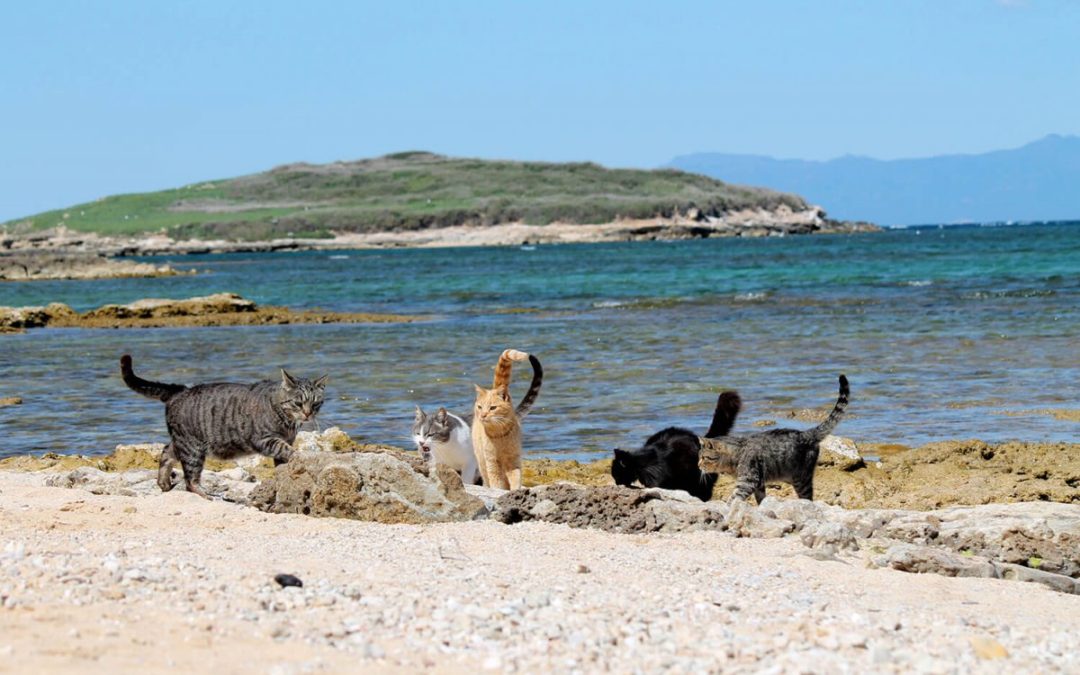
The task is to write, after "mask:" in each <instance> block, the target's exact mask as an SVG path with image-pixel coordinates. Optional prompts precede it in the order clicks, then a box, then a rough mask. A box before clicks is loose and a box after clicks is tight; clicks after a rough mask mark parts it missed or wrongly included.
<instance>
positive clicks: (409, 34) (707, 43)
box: [0, 0, 1080, 221]
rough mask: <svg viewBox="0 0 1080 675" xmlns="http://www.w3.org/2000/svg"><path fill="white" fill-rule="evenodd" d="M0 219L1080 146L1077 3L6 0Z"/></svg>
mask: <svg viewBox="0 0 1080 675" xmlns="http://www.w3.org/2000/svg"><path fill="white" fill-rule="evenodd" d="M0 44H2V45H3V48H4V52H5V55H4V58H3V59H0V129H2V132H0V221H3V220H7V219H9V218H15V217H18V216H22V215H28V214H31V213H34V212H37V211H41V210H45V209H49V208H56V207H60V206H66V205H70V204H74V203H78V202H82V201H88V200H91V199H95V198H97V197H100V196H104V195H107V194H115V193H119V192H137V191H144V190H153V189H160V188H166V187H174V186H177V185H181V184H184V183H188V182H192V181H196V180H200V179H208V178H220V177H228V176H234V175H239V174H244V173H252V172H255V171H261V170H264V169H267V168H270V167H272V166H275V165H277V164H283V163H287V162H292V161H300V160H303V161H310V162H326V161H332V160H336V159H355V158H360V157H367V156H373V155H379V154H384V153H387V152H394V151H400V150H406V149H426V150H433V151H436V152H442V153H446V154H452V155H469V156H479V157H497V158H512V159H540V160H592V161H597V162H600V163H603V164H607V165H612V166H637V167H652V166H657V165H660V164H662V163H664V162H666V161H668V160H669V159H671V158H672V157H673V156H675V155H677V154H683V153H689V152H696V151H722V152H741V153H755V154H767V155H773V156H779V157H799V158H807V159H826V158H830V157H834V156H838V155H842V154H848V153H852V154H861V155H870V156H874V157H880V158H895V157H915V156H925V155H933V154H944V153H954V152H982V151H986V150H992V149H998V148H1004V147H1014V146H1018V145H1021V144H1023V143H1025V142H1028V141H1030V140H1034V139H1036V138H1038V137H1041V136H1043V135H1045V134H1047V133H1051V132H1056V133H1063V134H1078V133H1080V2H1074V1H1072V0H1058V1H1054V0H1030V1H1029V2H1023V1H1022V0H903V1H900V0H898V1H896V2H869V1H859V2H855V1H852V2H839V1H836V2H830V1H828V0H818V1H810V0H806V1H804V2H768V1H761V2H693V1H689V0H687V1H678V0H668V1H665V2H636V1H633V0H622V1H620V2H586V1H584V0H571V1H561V0H556V1H553V0H545V1H543V2H539V1H538V2H523V1H520V2H511V1H509V0H507V1H503V2H487V1H483V2H481V1H476V2H468V1H465V0H458V1H455V2H450V1H444V2H434V1H432V2H407V1H394V2H379V3H374V2H371V3H369V2H329V1H322V2H320V1H307V2H273V1H268V0H262V1H257V2H256V1H250V2H243V1H233V2H219V1H205V2H204V1H193V2H164V1H163V2H149V1H140V2H108V1H106V0H99V1H97V2H76V1H61V0H42V1H41V2H37V3H26V2H5V3H2V4H0Z"/></svg>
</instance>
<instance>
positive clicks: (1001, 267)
mask: <svg viewBox="0 0 1080 675" xmlns="http://www.w3.org/2000/svg"><path fill="white" fill-rule="evenodd" d="M162 260H168V261H169V262H171V263H172V264H174V265H175V266H177V267H182V268H195V269H198V270H199V271H200V274H198V275H196V276H190V277H174V278H165V279H118V280H102V281H56V282H29V283H7V284H3V285H0V305H30V304H44V303H47V302H51V301H60V302H66V303H68V304H70V305H72V306H73V307H75V308H76V309H79V310H85V309H89V308H92V307H96V306H99V305H101V304H105V303H109V302H129V301H132V300H136V299H139V298H144V297H187V296H192V295H204V294H208V293H214V292H220V291H233V292H237V293H240V294H242V295H244V296H246V297H250V298H252V299H254V300H256V301H258V302H260V303H264V304H279V305H287V306H290V307H293V308H312V307H322V308H326V309H332V310H349V311H377V312H397V313H405V314H425V315H429V316H430V317H431V318H430V320H428V321H424V322H421V323H415V324H394V325H329V326H318V325H316V326H273V327H229V328H177V329H125V330H94V331H91V330H75V329H53V330H36V331H31V332H29V333H26V334H23V335H13V336H0V373H2V377H0V397H2V396H12V395H17V396H21V397H22V398H23V399H24V400H25V403H24V404H23V405H21V406H14V407H8V408H0V456H6V455H10V454H18V453H24V452H31V451H33V452H39V451H58V452H82V453H88V454H103V453H107V452H109V451H111V450H112V448H113V447H114V446H115V445H116V444H118V443H134V442H144V441H151V440H164V438H165V428H164V420H163V414H162V406H161V404H159V403H156V402H153V401H149V400H146V399H143V398H141V397H139V396H137V395H135V394H134V393H132V392H131V391H129V390H127V389H126V388H125V387H124V385H123V384H122V383H121V382H120V379H119V377H118V374H117V370H118V368H117V359H118V357H119V355H120V354H121V353H124V352H130V353H131V354H133V355H134V357H135V366H136V371H137V372H139V373H140V374H143V375H144V376H147V377H150V378H152V379H162V380H168V381H179V382H198V381H209V380H220V379H229V380H235V381H244V380H253V379H259V378H265V377H273V376H275V374H276V367H277V366H279V365H284V366H287V367H288V368H290V370H292V371H295V372H296V373H297V374H302V375H315V374H322V373H324V372H328V373H329V374H330V376H331V385H330V389H329V393H330V394H331V396H330V399H331V400H330V401H329V402H328V403H327V405H326V407H325V408H324V412H323V416H322V418H323V420H322V421H323V424H324V425H327V424H338V425H339V426H341V427H342V428H344V429H345V430H347V431H348V432H349V433H350V434H352V435H354V436H357V437H360V438H362V439H364V440H367V441H371V442H388V443H398V444H402V443H406V442H407V439H408V435H409V428H410V425H411V421H412V410H413V404H414V403H420V404H422V405H424V406H435V405H438V404H446V405H448V406H450V407H451V409H453V410H458V411H463V410H466V409H467V408H468V407H469V405H470V404H471V398H472V391H473V390H472V383H473V382H479V383H482V384H486V383H488V382H489V381H490V378H491V372H492V371H491V368H492V366H493V364H494V361H495V359H496V358H497V356H498V354H499V352H500V351H501V350H502V349H503V348H505V347H516V348H520V349H524V350H527V351H531V352H534V353H536V354H537V355H539V357H540V359H541V361H542V362H543V364H544V368H545V375H546V376H545V384H544V388H543V390H542V392H541V395H540V398H539V400H538V403H537V407H536V408H534V412H533V414H532V415H530V417H529V418H527V421H526V422H525V427H526V450H527V452H528V453H529V454H530V455H533V456H538V455H555V454H559V455H562V456H566V455H572V456H576V457H588V456H590V455H592V454H594V453H597V452H606V451H607V450H608V449H609V448H611V447H615V446H618V445H622V446H631V445H634V444H636V443H640V442H641V441H642V440H643V439H644V437H645V436H647V435H648V434H649V433H650V432H652V431H655V430H657V429H658V428H660V427H662V426H665V425H669V424H678V425H684V426H689V427H690V428H693V429H697V430H704V428H705V427H707V426H708V421H709V415H710V414H711V411H712V405H713V403H714V402H715V394H716V393H717V392H719V391H721V390H722V389H725V388H736V389H738V390H739V392H740V393H741V394H742V396H743V400H744V411H743V415H742V417H741V418H740V420H739V423H738V425H737V428H738V429H741V430H749V429H752V427H751V426H750V423H751V422H752V421H754V420H756V419H777V416H776V414H775V413H776V411H783V410H789V409H792V408H805V407H818V406H827V405H831V403H832V402H833V401H834V400H835V397H836V388H837V384H836V376H837V374H838V373H840V372H845V373H847V375H848V377H849V378H850V379H851V386H852V405H851V407H850V408H849V411H850V412H851V416H850V418H849V419H846V420H845V421H844V422H843V423H842V425H841V427H840V431H839V433H841V434H843V435H846V436H851V437H853V438H855V439H856V440H866V441H879V442H893V443H903V444H907V445H916V444H921V443H924V442H928V441H932V440H940V439H947V438H969V437H977V438H982V439H984V440H1004V439H1014V438H1015V439H1021V440H1040V441H1043V440H1070V441H1075V440H1076V438H1077V435H1076V429H1077V427H1076V423H1074V422H1065V421H1060V420H1055V419H1054V418H1052V417H1049V416H1042V415H1030V416H1027V415H1025V416H1019V417H1012V416H1003V415H1000V414H996V413H998V412H1000V411H1005V410H1009V411H1018V410H1029V409H1039V408H1075V407H1077V402H1076V382H1077V381H1080V346H1078V339H1077V338H1078V337H1080V227H1078V226H1071V225H1058V226H1031V227H1024V228H964V229H941V230H938V229H933V230H917V231H912V230H907V231H893V232H887V233H883V234H872V235H853V236H815V237H788V238H774V239H750V240H740V239H717V240H706V241H690V242H675V243H663V242H656V243H632V244H629V243H628V244H590V245H562V246H537V247H535V248H534V249H532V250H523V249H518V248H497V249H437V250H393V251H348V252H317V253H280V254H236V255H221V256H180V257H176V258H162ZM527 371H528V368H527V366H526V367H525V368H519V369H518V370H516V372H515V387H514V390H515V394H514V395H515V397H520V396H521V395H522V394H523V392H524V389H525V387H526V383H527V381H528V379H529V377H530V375H529V373H528V372H527ZM781 423H785V422H783V421H782V420H781ZM790 424H791V425H792V426H799V427H802V426H807V425H805V424H801V423H798V422H791V423H790Z"/></svg>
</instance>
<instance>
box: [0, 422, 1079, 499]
mask: <svg viewBox="0 0 1080 675" xmlns="http://www.w3.org/2000/svg"><path fill="white" fill-rule="evenodd" d="M830 438H832V439H837V440H836V441H829V440H827V441H826V442H825V444H824V445H823V447H822V454H821V456H820V458H819V460H818V469H817V472H816V477H815V500H816V501H820V502H822V503H825V504H830V505H835V506H839V507H842V508H846V509H865V508H902V509H914V510H922V511H926V510H932V509H938V508H943V507H950V506H975V505H981V504H1008V503H1017V502H1031V501H1050V502H1056V503H1061V504H1073V505H1076V506H1078V507H1080V482H1078V481H1077V477H1080V443H1065V442H1020V441H1007V442H1000V443H987V442H983V441H980V440H977V439H968V440H947V441H938V442H934V443H928V444H926V445H923V446H918V447H911V448H909V447H905V446H896V445H893V444H879V443H870V442H864V443H859V444H857V445H856V444H854V442H852V441H850V440H849V439H844V438H843V437H838V436H832V437H830ZM161 447H162V446H161V444H160V443H144V444H138V445H120V446H117V447H116V449H115V450H114V451H113V452H111V453H109V454H107V455H66V454H57V453H51V452H50V453H44V454H41V455H34V454H29V455H25V454H24V455H14V456H9V457H5V458H3V459H0V472H12V471H14V472H21V473H35V472H52V473H55V472H63V471H73V470H76V469H80V468H84V467H85V468H91V469H96V470H100V471H104V472H106V473H123V472H125V471H132V470H156V468H157V456H158V453H160V451H161ZM295 447H296V449H297V450H298V451H299V450H303V451H316V452H330V453H348V452H386V453H391V454H393V455H395V456H398V457H404V458H409V457H418V456H417V455H416V453H415V452H414V451H412V450H409V449H405V448H400V447H396V446H384V445H378V444H368V443H364V442H361V441H357V440H355V439H352V438H350V437H349V436H348V435H347V434H345V433H344V432H342V431H340V430H339V429H338V428H337V427H329V428H327V429H325V430H324V431H322V432H321V433H315V432H310V431H303V432H301V433H300V435H299V436H298V437H297V441H296V443H295ZM830 448H836V449H837V450H835V451H834V450H832V449H830ZM852 448H855V449H854V450H852ZM410 461H411V460H410ZM610 465H611V460H610V458H601V459H596V460H592V461H587V462H583V461H579V460H575V459H551V458H538V459H529V458H526V459H525V461H524V465H523V470H522V478H523V486H524V487H538V486H543V485H551V484H555V483H559V482H569V483H573V484H575V485H579V486H585V487H602V486H613V485H614V481H613V480H612V479H611V475H610ZM237 466H242V467H244V471H246V472H248V473H249V474H250V475H251V476H252V477H254V478H256V479H258V480H267V479H269V478H270V477H272V475H273V465H272V463H271V462H270V461H269V460H268V459H266V458H260V457H257V456H256V457H251V458H250V459H249V460H243V461H241V462H239V463H237V462H221V461H217V460H211V461H209V462H208V464H207V469H208V470H213V471H227V470H230V469H234V468H236V467H237ZM734 485H735V482H734V479H733V478H731V477H729V476H724V475H721V476H720V478H719V480H718V481H717V483H716V486H715V488H714V490H713V497H712V501H713V502H718V501H724V500H726V499H727V497H728V495H730V493H731V492H732V490H733V489H734ZM768 494H769V495H771V496H774V497H777V498H781V499H792V498H793V497H794V492H793V491H792V489H791V487H790V486H789V485H786V484H781V483H775V484H770V485H769V488H768Z"/></svg>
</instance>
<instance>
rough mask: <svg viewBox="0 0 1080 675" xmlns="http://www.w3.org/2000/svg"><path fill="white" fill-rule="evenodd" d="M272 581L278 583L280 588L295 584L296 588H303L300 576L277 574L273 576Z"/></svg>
mask: <svg viewBox="0 0 1080 675" xmlns="http://www.w3.org/2000/svg"><path fill="white" fill-rule="evenodd" d="M274 581H276V582H277V583H278V585H279V586H281V587H282V588H287V587H289V586H295V587H296V588H303V587H304V582H303V581H300V577H294V576H293V575H291V574H278V575H275V576H274Z"/></svg>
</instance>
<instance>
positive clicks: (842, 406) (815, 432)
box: [804, 375, 851, 442]
mask: <svg viewBox="0 0 1080 675" xmlns="http://www.w3.org/2000/svg"><path fill="white" fill-rule="evenodd" d="M850 394H851V389H850V388H849V387H848V381H847V377H846V376H844V375H841V376H840V395H839V396H838V397H837V398H836V405H835V406H833V409H832V412H831V413H829V416H828V417H826V418H825V421H824V422H822V423H821V424H819V425H817V426H816V427H814V428H813V429H810V430H808V431H806V432H804V433H806V434H807V435H808V436H809V438H810V440H813V441H814V442H820V441H821V439H823V438H825V437H826V436H828V435H829V434H831V433H832V430H833V429H835V428H836V425H837V424H840V419H841V418H842V417H843V416H844V411H845V410H846V409H847V405H848V396H849V395H850Z"/></svg>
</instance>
